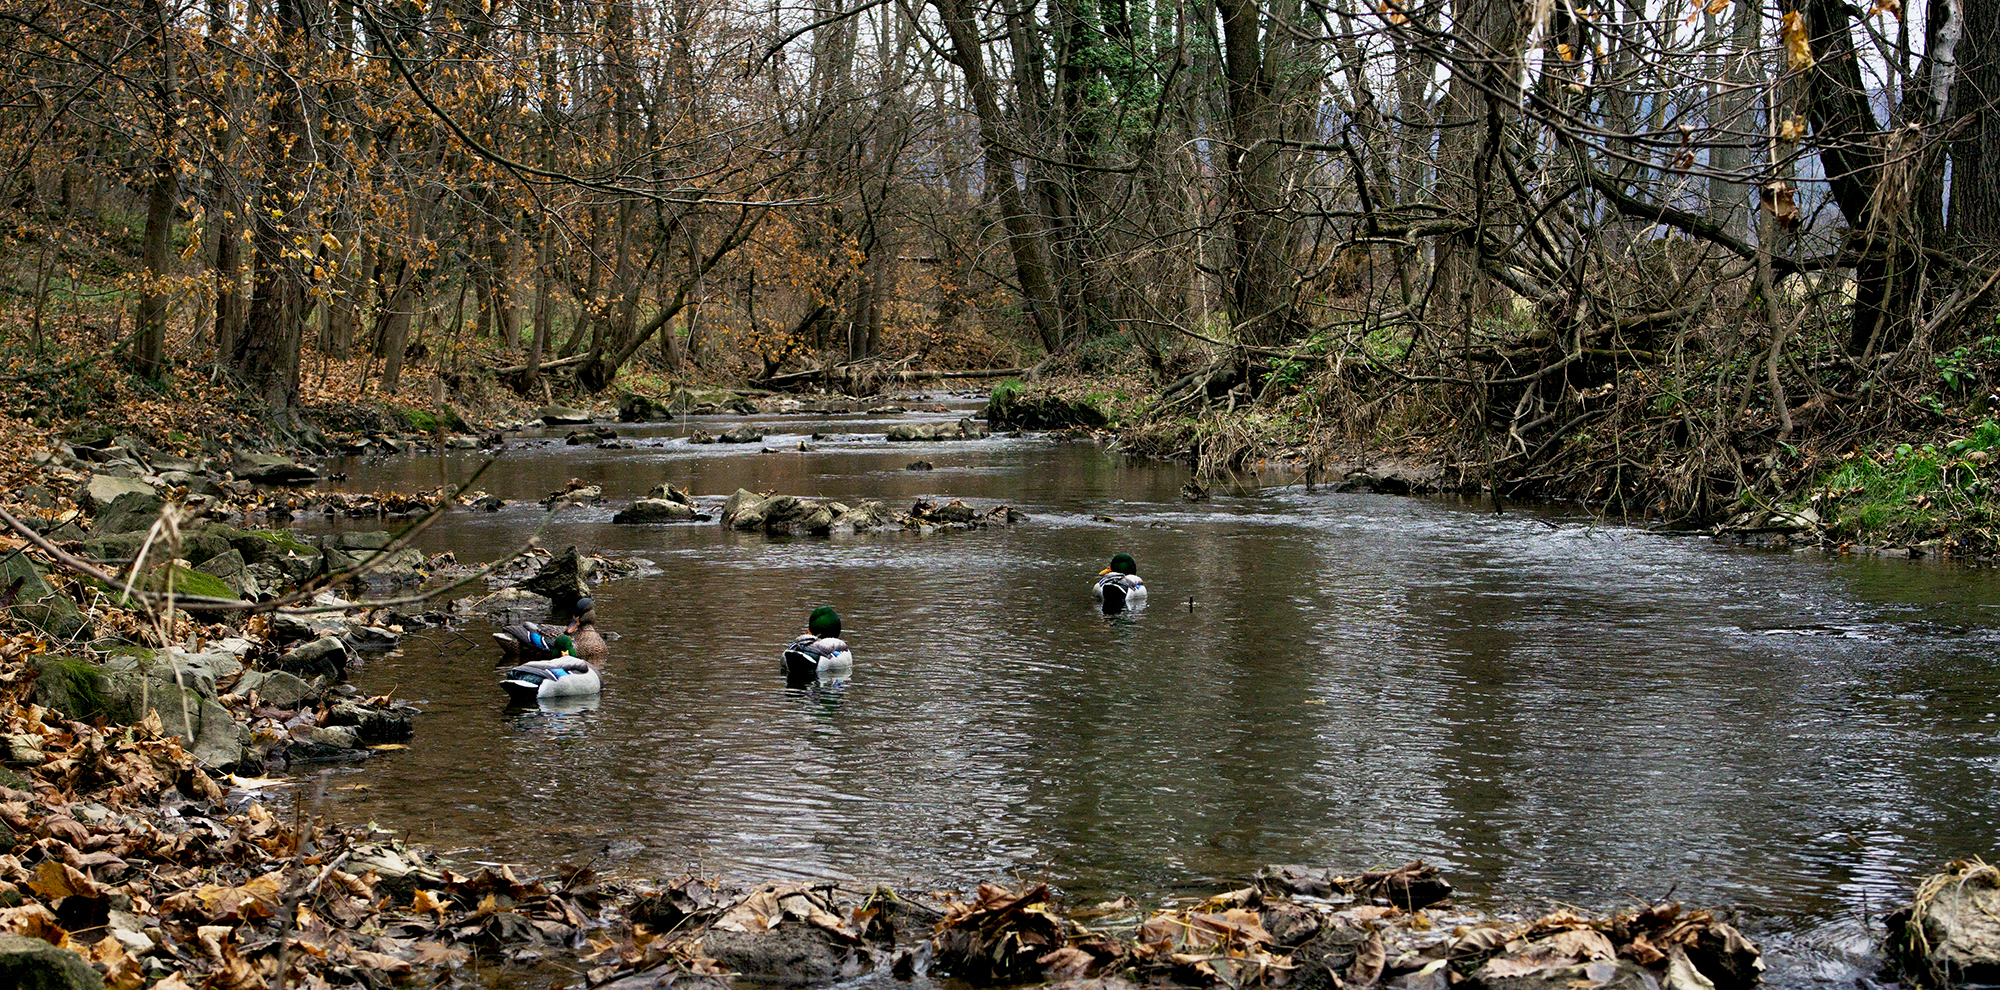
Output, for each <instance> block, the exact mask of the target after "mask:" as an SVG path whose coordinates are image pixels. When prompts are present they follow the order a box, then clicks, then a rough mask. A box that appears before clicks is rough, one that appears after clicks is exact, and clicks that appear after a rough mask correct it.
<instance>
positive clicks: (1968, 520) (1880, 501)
mask: <svg viewBox="0 0 2000 990" xmlns="http://www.w3.org/2000/svg"><path fill="white" fill-rule="evenodd" d="M1996 472H2000V423H1996V422H1994V421H1993V420H1990V419H1989V420H1985V421H1983V422H1981V423H1980V424H1979V425H1977V426H1975V427H1974V428H1973V429H1972V430H1971V431H1970V432H1969V433H1967V434H1966V435H1965V436H1964V437H1961V438H1959V439H1956V440H1951V441H1948V442H1946V443H1944V444H1942V445H1940V444H1934V443H1926V444H1908V443H1899V444H1894V445H1884V446H1881V447H1877V448H1873V449H1868V450H1860V451H1856V452H1854V453H1852V454H1849V455H1848V456H1847V458H1846V459H1845V460H1843V461H1842V462H1841V463H1840V465H1839V466H1837V467H1835V468H1833V469H1832V470H1830V471H1828V472H1826V473H1825V474H1823V475H1822V476H1821V477H1820V480H1819V482H1818V483H1817V484H1815V485H1814V486H1813V489H1812V491H1813V500H1814V502H1815V503H1817V504H1818V506H1819V507H1820V514H1821V517H1822V518H1823V519H1824V521H1825V522H1826V525H1827V528H1828V531H1829V532H1831V533H1832V534H1833V535H1834V536H1837V537H1840V538H1844V539H1851V540H1856V541H1861V542H1869V543H1876V542H1885V543H1887V542H1901V541H1908V540H1921V539H1926V538H1930V537H1934V536H1940V535H1943V534H1945V533H1947V532H1950V531H1952V530H1954V529H1958V528H1961V527H1968V526H1969V527H1975V528H1983V527H1984V526H1985V525H1986V524H1987V523H1989V522H1990V521H1991V520H1992V519H1993V518H1994V517H1995V515H1996V512H1995V510H1996V508H2000V488H1996V484H1995V480H1994V477H1995V473H1996ZM1982 542H1984V541H1982Z"/></svg>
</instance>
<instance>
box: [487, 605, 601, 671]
mask: <svg viewBox="0 0 2000 990" xmlns="http://www.w3.org/2000/svg"><path fill="white" fill-rule="evenodd" d="M574 611H575V612H576V618H574V619H571V620H569V625H567V626H558V625H551V624H549V623H546V622H522V623H519V624H516V625H511V626H507V627H505V628H503V629H501V630H500V631H499V632H497V633H494V634H493V639H494V641H495V642H497V643H499V644H500V655H501V658H502V659H504V660H506V661H508V662H509V663H512V662H515V661H532V660H547V659H549V658H550V657H553V656H555V655H556V652H555V641H556V639H557V638H558V637H562V636H568V637H570V638H571V640H572V641H573V646H574V649H573V654H574V655H575V656H579V657H582V658H584V659H586V660H590V661H593V662H596V661H601V660H604V659H605V658H607V657H609V656H610V655H611V644H609V643H606V642H605V641H604V636H603V634H602V633H599V632H598V631H597V603H596V601H595V600H593V599H589V598H579V599H577V600H576V606H575V609H574Z"/></svg>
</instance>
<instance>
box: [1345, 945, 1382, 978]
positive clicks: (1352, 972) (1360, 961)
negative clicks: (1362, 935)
mask: <svg viewBox="0 0 2000 990" xmlns="http://www.w3.org/2000/svg"><path fill="white" fill-rule="evenodd" d="M1388 965H1389V950H1388V948H1387V947H1386V946H1384V945H1383V944H1382V936H1381V935H1380V934H1371V935H1369V936H1368V941H1367V942H1366V943H1365V944H1363V945H1362V946H1361V949H1360V951H1358V952H1356V953H1355V954H1354V962H1353V964H1352V965H1350V966H1348V967H1347V980H1346V982H1347V983H1348V984H1349V985H1351V986H1357V987H1366V986H1373V985H1374V984H1375V981H1377V980H1380V979H1381V978H1382V970H1383V968H1384V967H1386V966H1388Z"/></svg>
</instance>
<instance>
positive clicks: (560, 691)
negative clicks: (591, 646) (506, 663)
mask: <svg viewBox="0 0 2000 990" xmlns="http://www.w3.org/2000/svg"><path fill="white" fill-rule="evenodd" d="M500 686H501V687H503V688H505V689H506V690H507V697H508V699H509V700H512V701H517V702H527V701H536V700H539V699H542V698H580V697H583V696H586V695H593V694H597V693H598V692H600V691H602V690H604V678H603V676H602V675H600V674H599V673H598V671H597V667H596V666H594V665H593V664H591V662H590V661H588V660H585V659H583V658H582V657H572V656H559V657H552V658H550V659H547V660H530V661H528V662H527V663H523V664H518V665H516V666H515V667H514V668H513V669H511V670H509V671H507V676H505V677H504V678H502V679H501V681H500Z"/></svg>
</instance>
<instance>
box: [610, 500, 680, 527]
mask: <svg viewBox="0 0 2000 990" xmlns="http://www.w3.org/2000/svg"><path fill="white" fill-rule="evenodd" d="M698 517H701V514H700V513H698V512H696V511H695V508H694V506H692V505H689V504H687V503H685V502H674V501H669V500H667V499H664V498H642V499H639V500H637V501H635V502H633V503H632V505H631V506H630V507H629V508H625V509H621V510H619V512H618V514H617V515H615V516H612V517H611V521H612V522H614V523H662V522H688V521H690V520H693V519H696V518H698Z"/></svg>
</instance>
